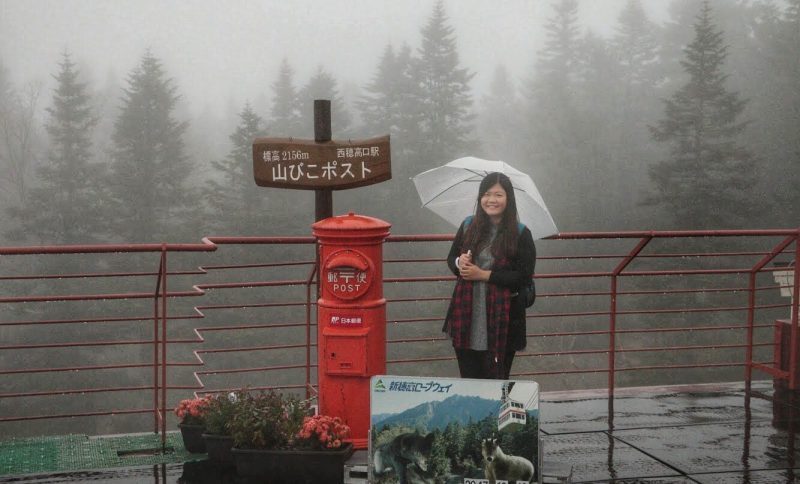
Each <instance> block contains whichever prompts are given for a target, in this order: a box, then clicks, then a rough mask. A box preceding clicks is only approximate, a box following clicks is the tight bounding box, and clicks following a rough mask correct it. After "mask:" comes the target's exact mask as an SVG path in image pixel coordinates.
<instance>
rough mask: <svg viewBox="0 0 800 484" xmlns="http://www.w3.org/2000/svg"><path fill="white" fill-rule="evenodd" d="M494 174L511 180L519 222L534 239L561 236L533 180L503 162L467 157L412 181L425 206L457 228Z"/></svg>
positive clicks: (471, 209) (472, 211) (426, 172)
mask: <svg viewBox="0 0 800 484" xmlns="http://www.w3.org/2000/svg"><path fill="white" fill-rule="evenodd" d="M492 172H500V173H504V174H505V175H507V176H508V178H509V179H511V184H512V185H513V186H514V195H515V198H516V201H517V213H518V214H519V218H520V222H522V223H523V224H525V225H526V226H527V227H528V228H529V229H530V230H531V233H532V234H533V238H534V239H542V238H545V237H548V236H550V235H554V234H557V233H558V229H557V228H556V224H555V222H553V217H552V216H550V211H549V210H547V206H546V205H545V203H544V200H543V199H542V196H541V194H539V190H538V189H537V188H536V185H535V184H534V183H533V180H532V179H531V177H530V176H528V175H527V174H525V173H523V172H521V171H519V170H517V169H516V168H514V167H513V166H511V165H509V164H508V163H505V162H503V161H493V160H483V159H481V158H475V157H473V156H467V157H464V158H459V159H457V160H453V161H451V162H450V163H447V164H446V165H443V166H439V167H437V168H433V169H430V170H428V171H424V172H422V173H420V174H419V175H416V176H414V177H413V178H412V180H413V182H414V186H415V187H416V188H417V193H418V194H419V198H420V200H421V201H422V206H423V207H425V208H428V209H430V210H432V211H433V212H434V213H435V214H437V215H439V216H440V217H442V218H443V219H445V220H446V221H447V222H449V223H450V224H452V225H454V226H456V227H458V226H459V225H460V224H461V222H462V221H463V220H464V218H465V217H466V216H467V215H470V214H473V213H475V201H476V200H477V197H478V186H479V185H480V183H481V180H483V178H484V177H485V176H486V175H487V174H489V173H492Z"/></svg>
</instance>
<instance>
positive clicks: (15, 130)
mask: <svg viewBox="0 0 800 484" xmlns="http://www.w3.org/2000/svg"><path fill="white" fill-rule="evenodd" d="M40 92H41V87H40V86H39V85H38V84H31V85H29V86H27V88H26V89H23V90H18V89H16V88H15V87H14V86H13V84H12V83H11V79H10V76H9V74H8V70H7V69H6V67H5V65H4V64H3V63H2V62H0V184H1V185H2V190H0V201H3V202H5V204H7V206H10V207H11V206H23V205H25V203H26V200H27V196H28V187H29V185H30V183H31V181H32V179H33V177H34V175H35V169H34V165H35V162H36V160H37V158H38V155H39V151H40V150H39V149H38V148H37V147H38V146H40V145H41V144H43V142H42V140H41V133H40V132H39V130H38V129H37V124H38V119H37V112H38V111H39V95H40Z"/></svg>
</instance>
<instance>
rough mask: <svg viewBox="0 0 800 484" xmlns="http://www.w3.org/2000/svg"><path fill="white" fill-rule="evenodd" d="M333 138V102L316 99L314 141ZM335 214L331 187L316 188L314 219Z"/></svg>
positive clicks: (321, 141) (317, 219)
mask: <svg viewBox="0 0 800 484" xmlns="http://www.w3.org/2000/svg"><path fill="white" fill-rule="evenodd" d="M330 140H331V102H330V100H327V99H315V100H314V141H316V142H317V143H324V142H326V141H330ZM332 216H333V193H332V191H331V189H330V188H320V189H317V190H314V221H316V222H319V221H320V220H323V219H326V218H328V217H332Z"/></svg>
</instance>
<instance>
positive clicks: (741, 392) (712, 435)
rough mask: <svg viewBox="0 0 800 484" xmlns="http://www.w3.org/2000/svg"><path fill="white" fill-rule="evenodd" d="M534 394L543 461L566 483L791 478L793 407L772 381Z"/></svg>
mask: <svg viewBox="0 0 800 484" xmlns="http://www.w3.org/2000/svg"><path fill="white" fill-rule="evenodd" d="M605 394H606V392H605V391H598V392H581V393H579V394H576V393H568V392H567V393H564V394H560V395H559V394H549V395H548V394H544V395H543V396H542V402H541V403H540V412H541V419H542V423H541V430H542V445H543V449H544V455H543V460H544V462H545V465H546V464H547V463H548V461H550V462H558V463H560V464H567V465H571V466H572V469H573V482H692V483H694V482H697V483H757V482H764V483H767V482H768V483H783V482H787V483H791V482H800V446H798V445H797V427H798V426H797V419H798V417H799V416H800V406H799V405H798V403H797V401H795V400H796V399H795V397H794V396H793V395H792V394H790V393H789V392H781V391H778V392H776V391H774V390H773V388H772V382H757V383H754V384H753V386H752V388H751V391H750V392H748V391H746V390H745V386H744V384H730V385H719V384H716V385H704V386H696V387H690V388H676V387H663V388H647V389H642V388H638V389H624V390H620V391H618V392H617V395H616V397H615V398H614V399H613V401H611V402H609V399H608V398H607V397H606V396H605Z"/></svg>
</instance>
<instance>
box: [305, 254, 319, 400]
mask: <svg viewBox="0 0 800 484" xmlns="http://www.w3.org/2000/svg"><path fill="white" fill-rule="evenodd" d="M315 247H316V245H315ZM318 253H319V252H318ZM317 259H319V257H317ZM317 264H318V262H317ZM317 264H314V267H312V268H311V273H310V274H309V275H308V279H307V280H306V399H309V398H311V304H312V302H311V285H312V284H313V282H314V275H315V274H316V273H317ZM315 294H316V292H315Z"/></svg>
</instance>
